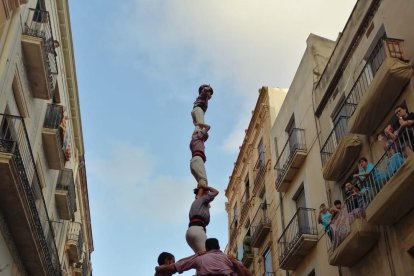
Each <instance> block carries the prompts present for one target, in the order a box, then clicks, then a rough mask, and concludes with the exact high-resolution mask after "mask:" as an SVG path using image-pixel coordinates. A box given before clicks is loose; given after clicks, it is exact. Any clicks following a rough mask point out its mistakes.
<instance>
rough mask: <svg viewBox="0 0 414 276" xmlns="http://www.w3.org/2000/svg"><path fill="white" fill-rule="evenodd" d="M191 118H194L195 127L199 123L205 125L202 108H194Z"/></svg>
mask: <svg viewBox="0 0 414 276" xmlns="http://www.w3.org/2000/svg"><path fill="white" fill-rule="evenodd" d="M191 117H192V118H193V124H194V126H196V124H198V123H201V124H204V111H203V109H202V108H201V107H199V106H196V107H194V108H193V111H191Z"/></svg>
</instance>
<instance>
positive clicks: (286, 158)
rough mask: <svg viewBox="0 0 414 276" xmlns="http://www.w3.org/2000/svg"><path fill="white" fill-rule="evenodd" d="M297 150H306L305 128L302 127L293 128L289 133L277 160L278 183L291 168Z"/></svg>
mask: <svg viewBox="0 0 414 276" xmlns="http://www.w3.org/2000/svg"><path fill="white" fill-rule="evenodd" d="M297 151H306V142H305V130H304V129H301V128H294V129H292V132H291V133H290V134H289V137H288V139H287V141H286V144H285V145H284V147H283V149H282V152H281V153H280V155H279V158H278V159H277V161H276V164H275V170H276V172H277V178H276V183H280V181H282V178H283V176H284V174H285V172H286V170H288V169H289V164H290V162H291V161H292V158H293V156H294V155H295V153H296V152H297Z"/></svg>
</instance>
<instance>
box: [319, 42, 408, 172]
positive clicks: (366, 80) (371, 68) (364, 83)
mask: <svg viewBox="0 0 414 276" xmlns="http://www.w3.org/2000/svg"><path fill="white" fill-rule="evenodd" d="M402 42H403V41H402V40H398V39H392V38H384V39H380V40H379V41H378V43H377V45H376V46H375V47H374V50H373V51H372V53H371V55H370V56H369V57H368V59H367V62H366V64H365V66H364V68H363V69H362V71H361V73H360V74H359V76H358V78H357V80H356V81H355V83H354V84H353V86H352V88H351V91H350V92H349V94H348V96H347V97H346V99H345V101H344V103H343V106H342V107H340V108H345V114H344V115H343V116H342V117H341V118H340V119H339V120H338V121H337V123H336V124H335V126H334V128H333V130H332V131H331V133H330V134H329V136H328V138H327V139H326V141H325V143H324V145H323V146H322V150H321V157H322V164H323V165H325V164H326V162H327V161H328V160H329V158H330V157H331V155H332V153H333V152H334V151H335V148H336V146H337V145H338V144H339V142H340V140H341V138H342V137H343V136H344V135H345V134H347V133H348V121H349V119H350V118H351V117H352V115H353V114H354V112H355V110H356V109H357V107H358V104H359V103H360V102H361V100H362V99H363V97H364V95H365V93H366V92H367V90H368V88H369V86H370V84H371V83H372V81H373V79H374V77H375V75H376V73H377V72H378V69H379V68H380V67H381V65H382V64H383V62H384V60H385V59H386V57H393V58H399V59H401V60H403V51H402Z"/></svg>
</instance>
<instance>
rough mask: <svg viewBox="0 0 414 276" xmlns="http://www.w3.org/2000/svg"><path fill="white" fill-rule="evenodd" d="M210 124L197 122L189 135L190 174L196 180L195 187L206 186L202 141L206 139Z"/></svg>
mask: <svg viewBox="0 0 414 276" xmlns="http://www.w3.org/2000/svg"><path fill="white" fill-rule="evenodd" d="M209 130H210V126H209V125H206V124H202V123H197V126H196V128H195V130H194V132H193V135H192V136H191V142H190V150H191V156H192V158H191V160H190V170H191V174H192V175H193V176H194V178H195V180H196V181H197V188H200V187H205V186H207V185H208V184H207V183H208V182H207V173H206V168H205V166H204V163H205V162H206V154H205V146H204V142H205V141H207V139H208V131H209Z"/></svg>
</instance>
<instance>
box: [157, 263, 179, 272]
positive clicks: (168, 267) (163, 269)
mask: <svg viewBox="0 0 414 276" xmlns="http://www.w3.org/2000/svg"><path fill="white" fill-rule="evenodd" d="M155 272H157V273H171V274H174V273H176V272H177V270H176V269H175V265H174V264H170V265H160V266H156V267H155Z"/></svg>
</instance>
